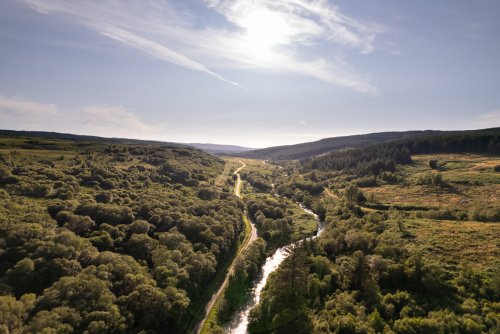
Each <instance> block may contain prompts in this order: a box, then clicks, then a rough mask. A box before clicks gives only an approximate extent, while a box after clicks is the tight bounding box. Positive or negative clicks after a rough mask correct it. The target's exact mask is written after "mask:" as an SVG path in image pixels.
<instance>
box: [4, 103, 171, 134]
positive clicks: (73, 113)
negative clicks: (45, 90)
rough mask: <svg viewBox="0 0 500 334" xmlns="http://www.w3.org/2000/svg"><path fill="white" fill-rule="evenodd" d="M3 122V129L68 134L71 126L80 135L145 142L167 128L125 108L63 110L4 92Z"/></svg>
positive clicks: (109, 106)
mask: <svg viewBox="0 0 500 334" xmlns="http://www.w3.org/2000/svg"><path fill="white" fill-rule="evenodd" d="M0 120H1V121H2V127H3V128H12V129H23V130H42V129H43V130H45V131H59V132H67V131H68V124H71V131H72V132H76V133H82V134H92V135H98V136H105V137H106V136H107V137H109V136H110V135H111V134H112V135H113V136H120V137H134V138H144V139H152V138H153V136H156V135H158V134H161V133H163V132H164V131H165V128H166V126H165V125H164V124H162V123H147V122H145V121H143V120H141V119H140V118H139V117H138V116H137V115H136V114H135V113H134V112H133V111H131V110H130V109H127V108H125V107H123V106H113V105H90V106H79V107H74V108H62V107H60V106H58V105H56V104H52V103H50V104H47V103H40V102H37V101H33V100H29V99H25V98H20V97H9V96H7V95H6V94H3V93H0Z"/></svg>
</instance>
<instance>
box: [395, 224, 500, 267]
mask: <svg viewBox="0 0 500 334" xmlns="http://www.w3.org/2000/svg"><path fill="white" fill-rule="evenodd" d="M402 222H403V224H404V228H405V229H406V230H407V231H408V233H409V236H410V237H408V238H405V244H407V245H413V246H416V247H418V248H419V249H422V250H423V251H424V254H426V255H427V256H429V258H430V259H432V260H433V261H436V262H438V263H441V264H444V265H451V266H456V265H458V264H459V263H464V262H465V263H468V264H469V265H471V266H473V267H477V268H482V269H484V268H488V267H491V266H492V265H493V264H494V263H495V261H498V260H499V259H500V240H499V238H498V236H499V235H500V224H498V223H481V222H471V221H464V222H458V221H449V220H435V219H404V220H403V221H402ZM388 224H389V230H391V231H394V232H397V231H398V226H397V224H396V222H395V221H388Z"/></svg>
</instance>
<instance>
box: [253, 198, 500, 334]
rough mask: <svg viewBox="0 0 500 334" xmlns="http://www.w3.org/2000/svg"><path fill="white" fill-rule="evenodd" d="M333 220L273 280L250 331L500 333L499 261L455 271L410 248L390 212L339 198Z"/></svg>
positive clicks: (330, 209) (463, 266)
mask: <svg viewBox="0 0 500 334" xmlns="http://www.w3.org/2000/svg"><path fill="white" fill-rule="evenodd" d="M326 216H327V218H326V230H325V232H323V234H322V235H321V236H320V237H319V238H318V239H316V240H310V241H306V242H304V243H302V244H301V245H300V246H297V247H294V248H290V250H289V253H290V254H289V257H288V258H287V259H286V260H285V261H284V262H283V263H282V265H281V266H280V267H279V268H278V270H277V271H276V272H274V273H273V274H272V275H271V276H270V277H269V280H268V282H267V285H266V287H265V290H264V292H263V294H262V295H261V300H260V302H259V304H258V305H257V306H256V307H255V308H254V309H253V310H252V311H251V315H250V324H249V332H250V333H297V334H300V333H304V334H305V333H318V334H319V333H397V334H399V333H401V334H403V333H464V334H465V333H492V334H493V333H498V331H499V330H500V317H499V308H498V302H499V300H500V267H499V266H498V263H496V264H495V263H491V267H490V268H485V269H478V268H477V267H472V266H470V265H468V264H466V263H462V264H460V265H459V266H458V267H457V268H456V270H448V269H445V268H444V267H443V266H442V265H441V264H440V263H437V262H434V261H433V259H432V257H429V256H425V255H424V253H423V251H424V250H419V249H415V248H410V247H407V244H406V243H405V240H407V238H409V237H411V236H409V235H408V231H406V229H405V228H404V226H401V227H400V229H399V230H394V229H391V228H389V226H390V224H391V219H392V217H391V216H390V214H389V213H376V212H373V213H369V214H364V215H363V214H362V212H361V211H359V210H358V209H356V206H355V205H353V204H352V203H348V202H344V201H343V200H339V201H338V202H337V204H336V205H329V206H328V208H327V213H326Z"/></svg>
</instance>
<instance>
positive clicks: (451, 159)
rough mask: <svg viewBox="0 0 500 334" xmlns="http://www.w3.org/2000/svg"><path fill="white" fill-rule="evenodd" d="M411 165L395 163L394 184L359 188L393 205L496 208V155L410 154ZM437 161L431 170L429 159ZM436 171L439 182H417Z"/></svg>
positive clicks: (499, 189)
mask: <svg viewBox="0 0 500 334" xmlns="http://www.w3.org/2000/svg"><path fill="white" fill-rule="evenodd" d="M412 158H413V161H414V163H413V164H411V165H403V166H398V171H397V173H396V174H397V175H398V177H400V178H401V179H402V182H398V184H384V185H382V186H378V187H368V188H363V192H364V193H365V195H366V196H367V198H369V199H373V200H374V202H376V203H381V204H386V205H397V206H417V207H426V208H431V209H442V208H450V209H452V208H458V209H461V210H465V211H468V210H470V209H471V208H474V207H482V208H499V206H500V204H499V199H500V173H499V172H495V171H494V167H495V166H498V165H500V158H499V157H488V156H479V155H470V154H440V155H419V156H413V157H412ZM431 159H433V160H437V161H438V169H437V170H432V169H431V168H430V167H429V165H428V161H429V160H431ZM432 174H439V175H440V177H441V179H442V184H441V185H425V184H418V182H419V181H418V180H419V178H420V179H421V178H424V177H426V176H427V175H432Z"/></svg>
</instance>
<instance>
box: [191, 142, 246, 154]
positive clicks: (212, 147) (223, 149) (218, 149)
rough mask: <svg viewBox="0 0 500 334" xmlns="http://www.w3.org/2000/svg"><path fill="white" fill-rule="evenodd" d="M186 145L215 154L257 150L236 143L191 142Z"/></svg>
mask: <svg viewBox="0 0 500 334" xmlns="http://www.w3.org/2000/svg"><path fill="white" fill-rule="evenodd" d="M186 145H189V146H193V147H196V148H198V149H200V150H203V151H206V152H209V153H213V154H221V153H224V154H234V153H241V152H246V151H251V150H255V149H254V148H249V147H243V146H236V145H219V144H199V143H190V144H186Z"/></svg>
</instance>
